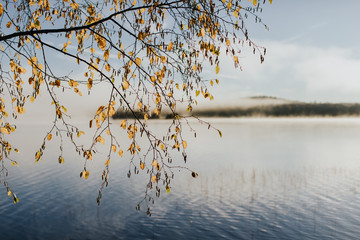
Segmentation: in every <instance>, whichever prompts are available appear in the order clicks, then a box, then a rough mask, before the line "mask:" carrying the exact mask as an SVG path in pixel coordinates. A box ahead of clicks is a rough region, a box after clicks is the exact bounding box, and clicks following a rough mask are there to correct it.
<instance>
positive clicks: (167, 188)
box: [165, 185, 170, 194]
mask: <svg viewBox="0 0 360 240" xmlns="http://www.w3.org/2000/svg"><path fill="white" fill-rule="evenodd" d="M165 189H166V194H169V193H170V187H169V186H168V185H166V187H165Z"/></svg>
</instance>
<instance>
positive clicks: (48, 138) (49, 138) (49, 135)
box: [46, 133, 52, 141]
mask: <svg viewBox="0 0 360 240" xmlns="http://www.w3.org/2000/svg"><path fill="white" fill-rule="evenodd" d="M51 138H52V135H51V133H49V134H48V135H47V136H46V139H47V140H48V141H50V140H51Z"/></svg>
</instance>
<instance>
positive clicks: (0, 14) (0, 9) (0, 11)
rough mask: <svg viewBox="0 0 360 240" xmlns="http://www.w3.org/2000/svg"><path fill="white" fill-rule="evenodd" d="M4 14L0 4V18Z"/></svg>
mask: <svg viewBox="0 0 360 240" xmlns="http://www.w3.org/2000/svg"><path fill="white" fill-rule="evenodd" d="M3 13H4V7H3V5H2V4H1V3H0V17H1V16H2V15H3Z"/></svg>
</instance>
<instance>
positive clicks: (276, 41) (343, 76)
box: [26, 0, 360, 121]
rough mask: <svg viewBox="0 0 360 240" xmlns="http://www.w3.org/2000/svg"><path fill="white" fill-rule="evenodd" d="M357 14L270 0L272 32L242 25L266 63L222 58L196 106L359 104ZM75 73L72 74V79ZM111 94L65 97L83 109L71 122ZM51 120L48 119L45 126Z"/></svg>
mask: <svg viewBox="0 0 360 240" xmlns="http://www.w3.org/2000/svg"><path fill="white" fill-rule="evenodd" d="M245 2H247V1H244V3H245ZM358 9H360V1H358V0H347V1H335V0H331V1H325V0H318V1H310V0H306V1H295V0H286V1H284V0H282V1H280V0H273V2H272V4H271V5H270V4H269V2H268V1H267V2H266V4H265V5H264V6H263V12H262V13H261V14H260V17H261V19H262V22H264V23H265V24H266V25H267V26H268V27H269V29H270V30H269V31H267V30H265V28H264V26H263V25H261V24H256V23H255V21H254V18H249V19H248V20H247V24H246V26H247V28H248V31H249V36H250V38H251V39H252V40H253V41H254V42H255V43H257V44H258V45H260V46H263V47H266V49H267V53H266V56H265V61H264V62H263V63H262V64H261V63H260V60H259V55H253V54H252V49H251V48H248V47H244V48H243V51H242V52H243V55H242V56H241V58H240V59H239V60H240V64H241V66H242V71H240V70H239V69H234V67H233V61H232V59H231V58H230V57H229V58H226V57H225V56H222V57H221V63H220V72H219V74H217V75H216V74H215V69H214V66H212V67H211V68H209V69H206V68H205V69H204V73H205V75H208V76H210V77H216V78H218V79H219V80H220V84H219V85H214V87H213V88H212V91H211V93H212V94H213V95H214V98H215V101H212V102H209V101H206V103H204V102H201V103H200V104H199V105H200V107H201V106H205V105H208V106H210V105H211V106H222V105H224V104H226V105H227V106H229V105H232V104H235V105H236V103H237V102H239V101H240V100H241V99H242V98H246V97H249V96H259V95H261V96H263V95H265V96H275V97H278V98H284V99H289V100H295V101H305V102H360V55H359V54H360V44H359V43H360V31H359V30H358V29H359V28H358V26H357V25H358V24H359V23H360V14H358ZM54 61H56V62H58V63H61V66H62V69H67V67H66V65H67V62H66V60H65V59H64V58H63V57H61V56H58V55H57V56H56V57H55V58H54ZM68 64H70V63H68ZM79 74H80V73H79ZM79 74H77V73H75V72H72V77H76V76H78V75H79ZM81 76H82V75H81ZM81 76H80V75H79V76H78V77H81ZM109 91H110V89H109V88H107V87H105V88H101V89H99V88H94V90H92V93H91V95H90V96H87V94H86V93H85V92H84V93H83V95H84V96H83V97H76V94H74V95H75V96H69V95H67V96H66V97H65V98H63V99H62V101H63V104H64V105H65V106H66V107H67V108H68V109H69V106H71V105H73V103H74V102H76V103H77V104H76V106H81V109H80V110H79V109H75V110H73V111H71V115H72V116H73V117H74V116H76V115H79V116H80V115H81V116H82V115H84V114H85V115H86V116H87V117H92V116H93V113H94V108H97V107H98V106H99V105H101V104H106V102H107V100H108V99H107V97H106V96H108V94H109ZM60 95H61V94H60ZM36 101H37V103H38V104H34V105H33V106H32V105H31V104H30V105H28V107H27V112H28V114H26V115H32V116H39V114H42V115H44V112H51V111H52V106H50V105H49V104H48V103H49V101H44V100H41V99H39V100H36ZM100 102H101V103H100ZM39 104H40V105H41V106H42V107H41V108H39ZM30 112H31V114H30ZM51 119H52V116H51V115H49V118H48V119H45V120H44V121H48V120H51Z"/></svg>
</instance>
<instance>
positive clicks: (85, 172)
mask: <svg viewBox="0 0 360 240" xmlns="http://www.w3.org/2000/svg"><path fill="white" fill-rule="evenodd" d="M89 175H90V173H89V171H87V170H86V169H84V171H82V172H81V173H80V178H81V177H84V179H85V180H86V179H88V177H89Z"/></svg>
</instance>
